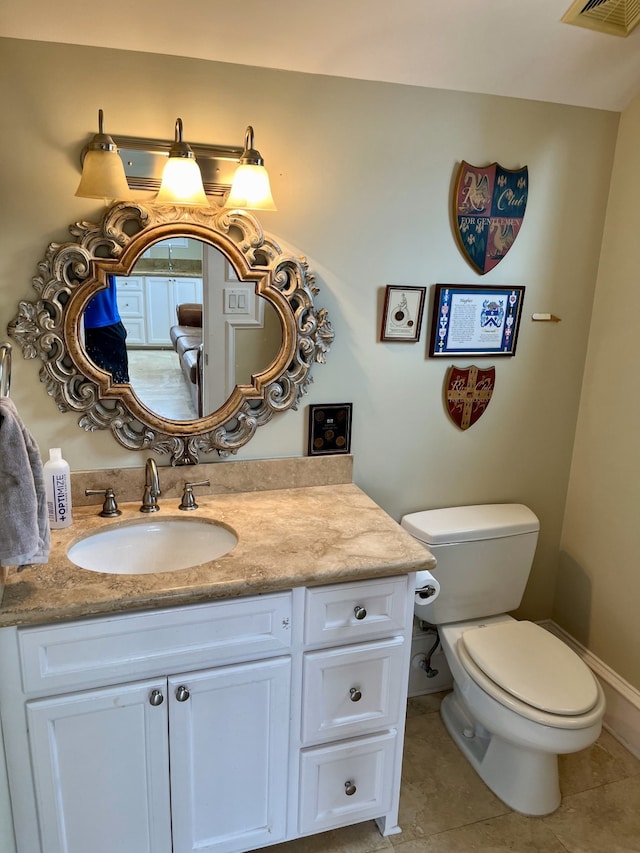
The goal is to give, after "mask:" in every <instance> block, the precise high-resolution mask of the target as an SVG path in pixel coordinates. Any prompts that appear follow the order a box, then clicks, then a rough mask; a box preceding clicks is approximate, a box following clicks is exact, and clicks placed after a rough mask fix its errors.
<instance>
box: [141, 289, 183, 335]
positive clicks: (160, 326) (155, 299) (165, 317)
mask: <svg viewBox="0 0 640 853" xmlns="http://www.w3.org/2000/svg"><path fill="white" fill-rule="evenodd" d="M145 296H146V298H145V305H146V309H147V316H146V320H147V343H148V344H155V345H157V346H161V345H162V346H166V345H168V344H171V338H170V337H169V329H170V328H171V326H173V325H175V324H176V323H177V322H178V320H177V317H176V309H175V304H174V302H173V284H172V280H171V279H169V278H162V277H161V276H148V277H147V278H146V279H145Z"/></svg>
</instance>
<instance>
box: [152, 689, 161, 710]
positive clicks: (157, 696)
mask: <svg viewBox="0 0 640 853" xmlns="http://www.w3.org/2000/svg"><path fill="white" fill-rule="evenodd" d="M163 702H164V696H163V695H162V691H161V690H152V691H151V696H149V704H150V705H153V706H154V707H156V706H157V705H162V703H163Z"/></svg>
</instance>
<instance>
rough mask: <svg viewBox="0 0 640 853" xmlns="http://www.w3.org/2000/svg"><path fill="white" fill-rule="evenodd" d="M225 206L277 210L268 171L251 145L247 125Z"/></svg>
mask: <svg viewBox="0 0 640 853" xmlns="http://www.w3.org/2000/svg"><path fill="white" fill-rule="evenodd" d="M224 206H225V207H239V208H243V209H245V210H277V209H278V208H277V207H276V205H275V202H274V200H273V196H272V195H271V184H270V182H269V173H268V172H267V170H266V169H265V167H264V161H263V159H262V157H261V156H260V152H259V151H256V149H255V148H254V147H253V128H252V127H251V126H249V127H248V128H247V130H246V132H245V137H244V151H243V152H242V157H241V158H240V164H239V166H238V168H237V169H236V173H235V175H234V176H233V184H232V186H231V191H230V193H229V197H228V198H227V200H226V202H225V204H224Z"/></svg>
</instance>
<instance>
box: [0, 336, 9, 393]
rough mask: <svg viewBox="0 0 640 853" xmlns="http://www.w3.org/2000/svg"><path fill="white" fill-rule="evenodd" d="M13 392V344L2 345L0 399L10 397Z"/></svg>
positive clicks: (7, 342)
mask: <svg viewBox="0 0 640 853" xmlns="http://www.w3.org/2000/svg"><path fill="white" fill-rule="evenodd" d="M10 390H11V344H10V343H9V341H4V343H1V344H0V397H8V396H9V391H10Z"/></svg>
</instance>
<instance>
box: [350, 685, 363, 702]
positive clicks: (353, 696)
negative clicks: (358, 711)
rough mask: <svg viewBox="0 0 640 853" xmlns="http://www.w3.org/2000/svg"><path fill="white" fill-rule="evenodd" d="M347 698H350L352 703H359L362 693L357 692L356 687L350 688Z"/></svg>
mask: <svg viewBox="0 0 640 853" xmlns="http://www.w3.org/2000/svg"><path fill="white" fill-rule="evenodd" d="M349 696H351V701H352V702H359V701H360V700H361V699H362V691H361V690H358V688H357V687H352V688H351V690H350V691H349Z"/></svg>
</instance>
